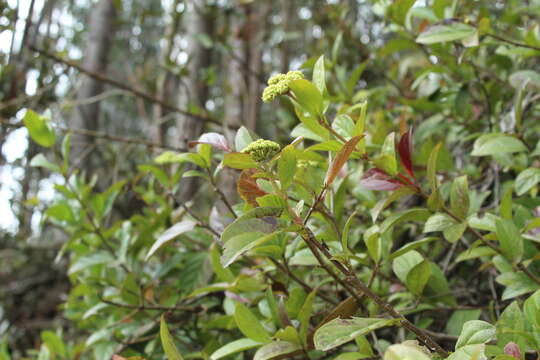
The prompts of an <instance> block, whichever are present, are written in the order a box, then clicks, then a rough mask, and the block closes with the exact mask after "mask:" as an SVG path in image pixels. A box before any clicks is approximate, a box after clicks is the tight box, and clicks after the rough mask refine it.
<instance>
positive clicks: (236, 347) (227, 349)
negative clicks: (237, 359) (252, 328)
mask: <svg viewBox="0 0 540 360" xmlns="http://www.w3.org/2000/svg"><path fill="white" fill-rule="evenodd" d="M260 345H261V343H260V342H257V341H253V340H251V339H246V338H244V339H239V340H235V341H233V342H230V343H228V344H226V345H224V346H222V347H220V348H219V349H217V350H216V351H214V352H213V353H212V355H210V360H219V359H221V358H224V357H226V356H229V355H232V354H236V353H239V352H241V351H246V350H249V349H253V348H254V347H258V346H260Z"/></svg>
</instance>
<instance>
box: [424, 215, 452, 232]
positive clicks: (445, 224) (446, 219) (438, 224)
mask: <svg viewBox="0 0 540 360" xmlns="http://www.w3.org/2000/svg"><path fill="white" fill-rule="evenodd" d="M455 224H456V221H455V220H454V219H452V218H451V217H450V216H449V215H446V214H443V213H436V214H433V215H431V216H430V217H429V219H427V221H426V224H425V225H424V232H425V233H427V232H433V231H443V230H445V229H447V228H449V227H451V226H453V225H455Z"/></svg>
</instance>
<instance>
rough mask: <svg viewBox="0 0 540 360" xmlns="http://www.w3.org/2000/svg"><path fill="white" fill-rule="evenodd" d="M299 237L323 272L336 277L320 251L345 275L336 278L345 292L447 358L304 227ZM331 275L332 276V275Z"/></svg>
mask: <svg viewBox="0 0 540 360" xmlns="http://www.w3.org/2000/svg"><path fill="white" fill-rule="evenodd" d="M300 235H301V236H302V238H303V239H304V241H305V242H306V244H307V245H308V246H309V248H310V250H311V251H312V252H313V255H315V257H316V258H317V261H318V262H319V263H320V264H321V266H323V268H324V269H325V270H327V272H328V273H329V274H330V275H331V276H332V277H333V278H335V276H337V275H336V274H335V273H333V271H332V270H331V269H330V268H329V267H328V266H327V265H326V264H325V261H324V260H323V259H321V257H320V254H318V251H320V252H321V253H322V254H323V255H324V256H325V257H326V259H327V260H328V261H330V262H331V263H332V264H333V265H334V266H335V267H336V268H337V269H338V270H339V271H340V272H341V273H342V274H343V275H345V280H341V279H340V278H339V277H338V279H339V283H340V284H342V285H343V283H345V285H344V287H345V288H346V289H347V291H349V293H350V294H351V295H353V296H355V298H356V297H358V296H359V294H364V295H366V296H367V297H368V298H370V299H371V300H373V301H374V302H375V303H376V304H377V305H378V306H379V307H380V308H382V309H383V310H384V311H385V312H386V313H388V314H389V315H390V316H392V317H393V318H395V319H397V320H399V323H400V324H401V326H403V327H404V328H406V329H407V330H409V331H411V332H412V333H414V334H415V335H416V336H417V337H418V339H419V340H420V341H421V342H422V343H424V344H425V345H427V346H428V347H429V348H431V349H432V350H434V351H435V352H437V354H439V356H441V357H443V358H446V357H447V356H448V352H447V351H446V350H444V349H443V348H442V347H441V346H440V345H439V344H437V342H435V340H433V339H432V338H431V337H430V336H429V335H428V334H427V333H426V332H425V331H424V330H422V329H420V328H418V327H417V326H415V325H414V324H413V323H411V322H410V321H409V320H407V319H406V318H405V317H404V316H403V315H401V314H400V313H399V312H398V311H397V310H396V309H394V307H393V306H392V305H390V304H389V303H387V302H386V301H384V300H383V299H382V298H381V297H379V295H377V294H375V293H374V292H373V291H372V290H371V289H370V288H369V287H368V286H367V285H366V284H364V283H363V282H362V281H360V280H359V279H358V278H357V277H356V274H355V273H354V272H353V271H351V270H349V269H347V267H345V266H344V265H343V264H341V263H340V262H339V261H337V260H335V259H334V258H333V257H332V254H330V252H329V251H328V250H327V249H326V248H325V247H324V246H323V245H322V244H321V243H319V241H318V240H317V239H316V238H315V235H314V234H313V232H312V231H311V230H310V229H309V228H307V227H304V229H303V231H302V232H301V233H300ZM329 270H330V271H329ZM332 273H333V274H334V275H332ZM351 288H353V290H351Z"/></svg>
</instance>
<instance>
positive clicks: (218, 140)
mask: <svg viewBox="0 0 540 360" xmlns="http://www.w3.org/2000/svg"><path fill="white" fill-rule="evenodd" d="M197 144H208V145H212V146H213V147H215V148H216V149H218V150H223V151H227V152H231V151H232V150H231V148H230V147H229V144H228V143H227V139H225V136H223V135H221V134H218V133H215V132H209V133H205V134H202V135H201V137H199V140H197V141H190V142H188V146H189V147H190V148H192V147H194V146H196V145H197Z"/></svg>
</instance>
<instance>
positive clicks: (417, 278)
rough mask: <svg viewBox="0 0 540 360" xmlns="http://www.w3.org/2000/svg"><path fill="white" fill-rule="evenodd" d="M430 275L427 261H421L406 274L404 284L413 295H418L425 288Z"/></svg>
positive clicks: (429, 266)
mask: <svg viewBox="0 0 540 360" xmlns="http://www.w3.org/2000/svg"><path fill="white" fill-rule="evenodd" d="M430 275H431V265H430V264H429V261H426V260H424V261H422V262H421V263H419V264H416V265H415V266H414V267H413V268H412V269H411V270H410V271H409V272H408V274H407V279H406V281H405V284H406V285H407V288H408V289H409V290H410V291H411V292H412V293H413V294H415V295H417V296H418V295H420V294H421V293H422V291H423V290H424V287H425V286H426V284H427V282H428V280H429V277H430Z"/></svg>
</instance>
